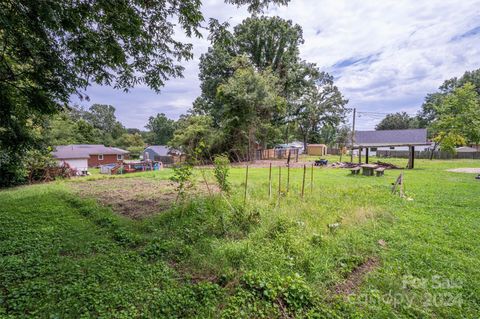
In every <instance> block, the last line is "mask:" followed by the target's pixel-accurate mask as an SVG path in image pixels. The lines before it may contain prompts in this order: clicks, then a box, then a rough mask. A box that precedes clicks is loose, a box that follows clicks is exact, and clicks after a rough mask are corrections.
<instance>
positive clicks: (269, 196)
mask: <svg viewBox="0 0 480 319" xmlns="http://www.w3.org/2000/svg"><path fill="white" fill-rule="evenodd" d="M268 198H272V163H270V171H269V173H268Z"/></svg>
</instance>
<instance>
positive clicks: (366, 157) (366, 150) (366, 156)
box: [365, 147, 368, 164]
mask: <svg viewBox="0 0 480 319" xmlns="http://www.w3.org/2000/svg"><path fill="white" fill-rule="evenodd" d="M365 164H368V147H367V148H365Z"/></svg>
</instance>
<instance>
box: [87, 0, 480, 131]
mask: <svg viewBox="0 0 480 319" xmlns="http://www.w3.org/2000/svg"><path fill="white" fill-rule="evenodd" d="M202 10H203V12H204V16H205V17H206V18H207V19H208V18H209V17H214V18H217V19H219V20H220V21H229V22H230V24H231V25H232V26H234V25H236V24H238V23H240V22H241V21H242V20H243V19H245V18H246V17H247V16H248V12H247V11H246V9H245V8H240V9H238V8H236V7H235V6H232V5H227V4H225V3H224V2H223V1H222V0H210V1H204V4H203V9H202ZM267 15H279V16H280V17H282V18H285V19H291V20H292V21H293V22H294V23H297V24H299V25H300V26H302V28H303V34H304V38H305V43H304V44H303V45H302V46H301V48H300V52H301V56H302V58H303V59H306V60H308V61H309V62H315V63H317V65H318V66H319V67H320V68H321V69H323V70H324V71H327V72H329V73H331V74H332V75H334V76H335V79H336V84H337V85H338V86H339V88H340V89H341V91H342V92H343V93H344V95H345V96H346V98H348V99H349V100H350V103H349V104H350V106H351V107H356V108H357V109H358V110H360V111H369V112H382V113H388V112H396V111H407V112H409V113H415V112H416V110H418V108H419V107H420V106H421V103H422V100H423V98H424V96H425V95H426V94H427V93H429V92H432V91H434V90H436V89H437V87H438V86H440V85H441V83H442V82H443V80H445V79H448V78H451V77H453V76H460V75H462V74H463V72H465V71H466V70H472V69H476V68H480V26H479V25H478V21H479V18H480V6H479V3H478V0H475V1H474V0H462V1H453V0H450V1H448V0H429V1H417V0H403V1H396V2H393V1H380V0H375V1H374V0H364V1H361V2H360V1H347V0H343V1H340V0H308V1H307V0H303V1H302V0H293V1H292V2H291V3H290V4H289V5H288V7H273V8H271V9H270V10H269V11H268V12H267ZM206 23H207V21H205V24H206ZM204 33H205V32H204ZM176 35H177V36H178V38H179V39H181V40H184V41H187V42H190V43H192V44H193V45H194V54H195V56H194V59H193V60H191V61H187V62H182V65H183V66H184V67H185V72H184V78H180V79H172V80H170V81H169V82H167V85H166V86H165V88H164V89H163V90H162V92H161V94H159V95H157V94H155V93H153V92H152V91H150V90H149V89H148V88H145V87H142V88H138V89H134V90H132V92H131V93H128V94H125V93H123V92H120V91H115V90H113V89H111V88H108V87H96V86H94V87H92V88H90V89H89V90H88V92H87V93H88V94H89V95H90V97H91V103H108V104H112V105H114V106H115V107H116V108H117V110H118V112H117V113H118V117H119V119H120V120H122V122H124V123H125V125H126V126H129V127H130V126H131V127H139V128H142V127H143V126H144V125H145V122H146V121H147V119H148V117H149V116H151V115H155V114H156V113H161V112H163V113H165V114H167V116H170V117H172V118H177V117H178V116H179V115H180V114H181V113H184V112H186V111H187V110H188V109H189V108H190V107H191V103H192V102H193V100H194V99H195V98H196V97H197V96H198V95H199V93H200V89H199V80H198V62H199V57H200V55H201V53H203V52H205V51H206V50H207V48H208V41H207V39H206V36H207V34H206V33H205V34H204V35H205V36H204V37H203V38H202V39H197V38H187V37H185V36H184V35H183V34H182V33H181V32H178V33H176ZM84 104H85V103H84ZM87 105H89V104H87ZM378 120H379V119H378V118H370V120H369V119H368V117H367V116H364V117H362V118H360V119H359V121H358V122H357V123H358V125H359V127H362V128H363V129H369V128H373V127H374V126H375V123H376V122H378Z"/></svg>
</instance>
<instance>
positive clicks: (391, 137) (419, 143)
mask: <svg viewBox="0 0 480 319" xmlns="http://www.w3.org/2000/svg"><path fill="white" fill-rule="evenodd" d="M430 144H431V143H429V142H428V141H427V130H426V129H408V130H382V131H355V134H354V137H353V145H351V147H352V149H358V150H359V159H358V160H359V162H361V160H362V151H363V150H365V162H366V163H368V156H369V151H370V150H372V149H373V150H377V149H379V148H382V147H388V148H390V149H392V148H395V147H406V148H407V149H408V150H409V161H408V167H409V168H413V167H414V159H415V147H424V146H426V145H430Z"/></svg>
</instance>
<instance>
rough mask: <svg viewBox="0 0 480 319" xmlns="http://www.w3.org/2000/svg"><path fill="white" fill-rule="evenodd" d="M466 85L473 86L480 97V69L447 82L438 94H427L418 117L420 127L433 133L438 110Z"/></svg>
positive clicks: (467, 72)
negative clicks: (431, 127) (433, 124)
mask: <svg viewBox="0 0 480 319" xmlns="http://www.w3.org/2000/svg"><path fill="white" fill-rule="evenodd" d="M466 83H471V84H473V86H474V89H475V91H476V92H477V94H478V95H480V69H476V70H473V71H466V72H465V73H464V74H463V75H462V76H461V77H460V78H456V77H454V78H451V79H448V80H445V81H444V82H443V84H442V85H441V86H440V87H439V89H438V92H434V93H429V94H427V96H426V97H425V101H424V102H423V104H422V109H421V110H420V111H419V112H418V115H417V117H418V121H419V125H420V127H428V128H429V131H432V130H431V129H430V125H431V124H432V122H433V121H434V120H435V119H436V118H437V112H436V110H437V108H438V107H439V106H440V105H441V103H442V102H443V100H444V99H445V97H446V96H447V95H448V94H451V93H453V91H454V90H455V89H456V88H459V87H461V86H463V85H465V84H466Z"/></svg>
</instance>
